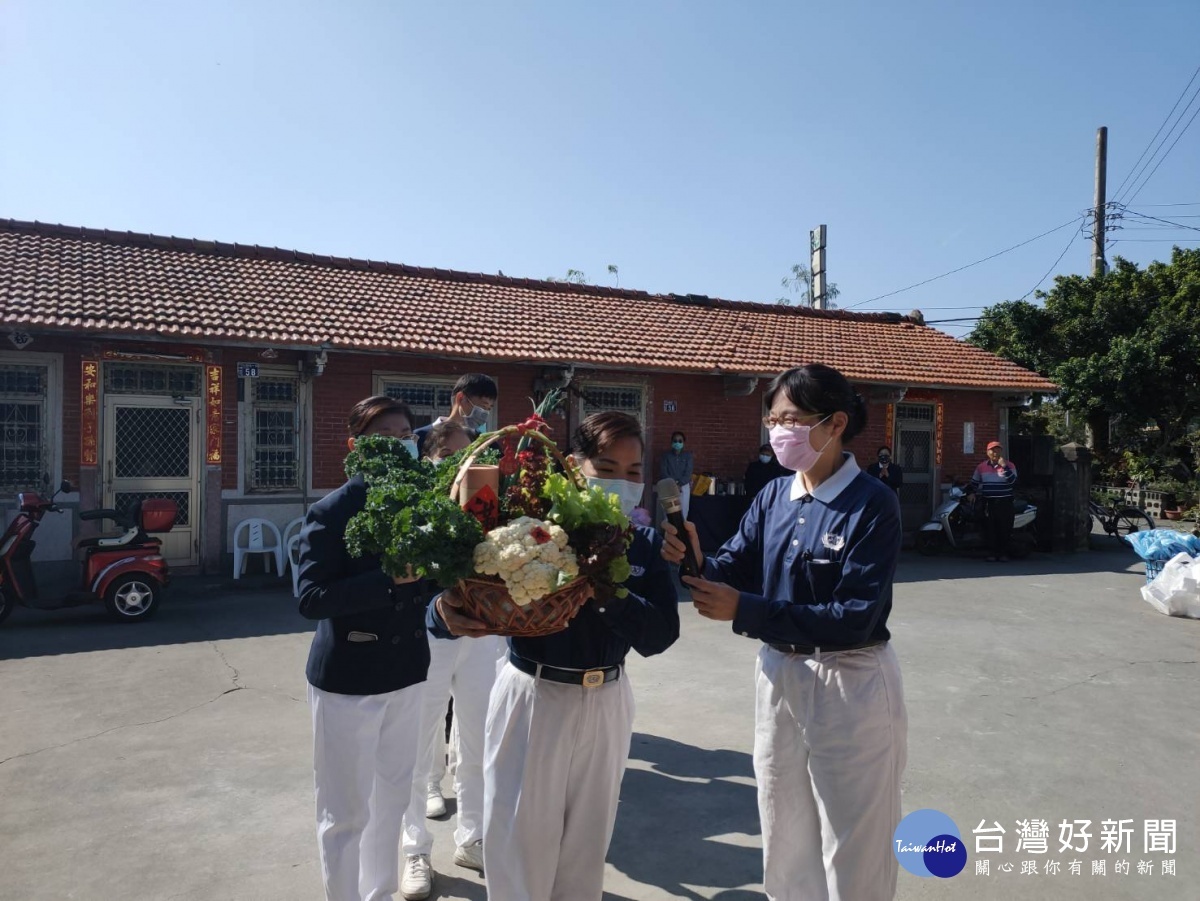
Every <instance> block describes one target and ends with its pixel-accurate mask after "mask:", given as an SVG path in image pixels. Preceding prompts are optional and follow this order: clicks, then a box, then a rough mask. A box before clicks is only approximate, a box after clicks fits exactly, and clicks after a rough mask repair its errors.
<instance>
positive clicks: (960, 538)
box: [917, 486, 1037, 557]
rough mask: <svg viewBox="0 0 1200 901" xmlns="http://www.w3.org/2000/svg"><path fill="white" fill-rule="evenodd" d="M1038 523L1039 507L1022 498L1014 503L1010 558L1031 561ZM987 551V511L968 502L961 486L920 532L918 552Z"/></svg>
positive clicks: (927, 554)
mask: <svg viewBox="0 0 1200 901" xmlns="http://www.w3.org/2000/svg"><path fill="white" fill-rule="evenodd" d="M1036 519H1037V507H1035V506H1034V505H1033V504H1031V503H1028V502H1027V501H1023V500H1021V499H1020V498H1017V499H1014V501H1013V530H1012V536H1011V537H1010V539H1009V542H1008V552H1009V554H1010V556H1013V557H1027V556H1029V552H1030V551H1032V550H1033V549H1034V548H1035V547H1036V546H1037V531H1036V528H1035V526H1034V521H1035V520H1036ZM986 548H987V533H986V531H985V523H984V516H983V511H982V510H981V509H979V508H978V506H977V505H976V504H975V503H970V502H968V501H966V500H965V494H964V492H963V490H962V489H961V488H959V487H957V486H955V487H954V488H951V489H950V496H949V497H948V498H947V499H946V501H945V503H943V504H942V505H941V506H940V507H938V508H937V510H935V511H934V514H933V519H931V520H929V522H927V523H925V525H923V526H921V530H920V531H919V532H917V550H918V551H919V552H920V553H922V554H925V555H926V556H932V555H934V554H940V553H942V552H944V551H951V550H952V551H966V550H984V549H986Z"/></svg>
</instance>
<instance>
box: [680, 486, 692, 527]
mask: <svg viewBox="0 0 1200 901" xmlns="http://www.w3.org/2000/svg"><path fill="white" fill-rule="evenodd" d="M679 506H680V507H682V508H683V518H684V520H685V521H686V520H687V518H688V510H690V509H692V484H691V482H689V483H688V484H686V485H680V486H679Z"/></svg>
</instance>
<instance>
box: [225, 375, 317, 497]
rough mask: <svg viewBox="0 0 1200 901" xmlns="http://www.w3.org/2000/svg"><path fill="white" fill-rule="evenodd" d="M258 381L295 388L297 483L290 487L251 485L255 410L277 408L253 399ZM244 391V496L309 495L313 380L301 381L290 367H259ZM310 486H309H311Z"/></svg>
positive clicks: (240, 478) (240, 436) (241, 441)
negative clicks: (287, 383)
mask: <svg viewBox="0 0 1200 901" xmlns="http://www.w3.org/2000/svg"><path fill="white" fill-rule="evenodd" d="M257 379H274V380H277V381H289V382H293V383H295V385H296V484H295V485H293V486H291V487H287V488H258V487H255V486H254V485H253V484H252V481H253V474H254V453H255V431H256V430H255V416H254V413H255V410H256V409H257V408H258V407H264V408H278V407H279V403H278V402H277V401H262V402H258V401H256V400H255V399H254V385H253V383H254V382H255V381H257ZM245 382H246V385H245V391H244V392H242V393H241V397H242V400H240V401H239V402H238V448H239V451H240V452H239V453H238V485H239V486H241V489H242V495H243V496H251V495H253V496H264V495H270V496H280V495H282V496H288V495H302V494H307V493H308V491H307V487H306V486H308V479H309V466H308V460H309V450H310V448H311V441H310V440H309V421H310V419H311V417H310V415H309V403H310V399H311V397H312V392H311V391H310V390H309V388H310V385H311V381H310V380H309V379H305V378H301V377H300V375H299V374H298V373H297V372H296V370H295V369H291V368H289V367H287V366H259V368H258V376H257V377H256V378H247V379H245ZM309 487H310V486H309Z"/></svg>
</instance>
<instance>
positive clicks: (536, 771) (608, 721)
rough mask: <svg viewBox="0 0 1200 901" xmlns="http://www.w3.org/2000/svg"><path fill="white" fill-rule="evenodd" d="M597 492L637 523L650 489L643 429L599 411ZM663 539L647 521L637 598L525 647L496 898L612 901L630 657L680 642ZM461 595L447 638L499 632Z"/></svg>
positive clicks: (511, 717)
mask: <svg viewBox="0 0 1200 901" xmlns="http://www.w3.org/2000/svg"><path fill="white" fill-rule="evenodd" d="M573 453H574V457H575V462H576V463H577V464H578V465H579V468H580V472H581V473H582V474H583V475H584V477H585V478H586V479H587V481H588V484H589V485H595V486H599V487H601V488H602V489H604V490H605V491H606V492H608V493H610V494H615V495H617V496H618V497H619V498H620V502H621V509H622V510H623V511H624V512H625V514H626V515H628V514H629V513H630V512H631V511H632V510H633V509H634V507H635V506H636V505H637V503H638V501H639V500H640V499H641V497H642V493H643V491H644V489H645V485H644V484H643V481H642V479H643V477H642V458H643V456H644V454H645V446H644V444H643V439H642V429H641V426H640V425H639V424H638V421H637V420H636V419H634V418H633V417H632V416H629V415H627V414H625V413H618V412H605V413H593V414H592V415H591V416H589V417H587V419H585V420H584V421H583V422H582V423H581V424H580V426H579V428H578V429H577V430H576V432H575V435H574V441H573ZM661 549H662V538H661V537H660V536H659V534H658V533H657V532H655V531H654V530H653V529H649V528H645V527H641V526H634V527H633V543H632V544H631V545H630V547H629V551H628V559H629V564H630V568H631V573H632V574H631V575H630V577H629V579H628V580H627V581H626V583H625V587H626V589H627V590H628V593H627V594H626V595H625V596H624V597H616V596H615V595H609V596H596V597H593V598H592V599H591V600H589V601H588V602H587V603H585V604H584V605H583V607H581V608H580V610H579V613H578V614H577V615H576V616H575V618H574V619H572V620H571V623H570V625H569V626H567V628H566V629H565V630H563V631H561V632H556V633H554V634H552V635H545V636H542V637H540V638H511V639H509V642H508V648H509V651H508V659H507V663H505V664H504V665H503V666H502V668H501V669H500V672H499V673H498V674H497V676H496V686H495V688H494V689H493V690H492V698H491V707H490V709H489V710H488V721H487V737H486V741H485V744H486V750H485V754H484V771H485V775H484V791H485V800H484V814H483V817H484V838H483V856H484V863H485V866H486V874H487V883H488V887H487V888H488V892H487V894H488V901H600V899H601V895H602V894H603V891H604V858H605V856H606V855H607V853H608V846H609V842H610V841H611V840H612V834H613V826H614V825H615V823H616V817H617V799H618V797H619V795H620V791H621V779H622V777H623V776H624V773H625V764H626V761H627V759H628V757H629V746H630V742H631V739H632V735H633V712H634V709H633V708H634V705H633V691H632V689H631V688H630V685H629V675H628V673H627V672H626V670H625V657H626V655H627V654H628V653H629V652H630V650H635V651H637V652H638V653H639V654H641V655H643V656H646V657H648V656H651V655H653V654H661V653H662V652H663V651H665V650H666V649H667V648H669V647H670V646H671V645H672V644H674V643H675V640H676V639H677V638H678V637H679V601H678V598H677V597H676V594H675V586H674V583H673V581H672V578H671V571H670V568H669V567H668V566H667V564H666V563H665V561H664V560H663V558H662V554H661ZM461 606H462V601H461V600H460V599H459V598H458V597H457V595H456V593H455V592H454V591H446V592H443V593H442V594H441V595H439V596H438V598H437V600H436V602H435V603H434V604H433V605H432V606H431V607H430V611H429V624H430V629H431V631H432V632H433V634H434V635H438V636H441V637H450V636H452V635H478V634H485V628H484V625H483V623H480V622H478V621H476V620H473V619H471V618H469V617H467V616H465V615H464V614H463V612H462V610H461Z"/></svg>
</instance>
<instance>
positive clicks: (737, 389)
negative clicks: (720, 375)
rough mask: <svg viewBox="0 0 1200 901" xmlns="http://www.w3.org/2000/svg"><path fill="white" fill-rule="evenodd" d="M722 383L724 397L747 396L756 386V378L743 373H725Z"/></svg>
mask: <svg viewBox="0 0 1200 901" xmlns="http://www.w3.org/2000/svg"><path fill="white" fill-rule="evenodd" d="M723 383H724V388H725V396H726V397H749V396H750V395H751V394H753V393H754V389H755V388H757V387H758V379H757V378H754V377H753V376H745V375H727V376H725V377H724V379H723Z"/></svg>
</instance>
